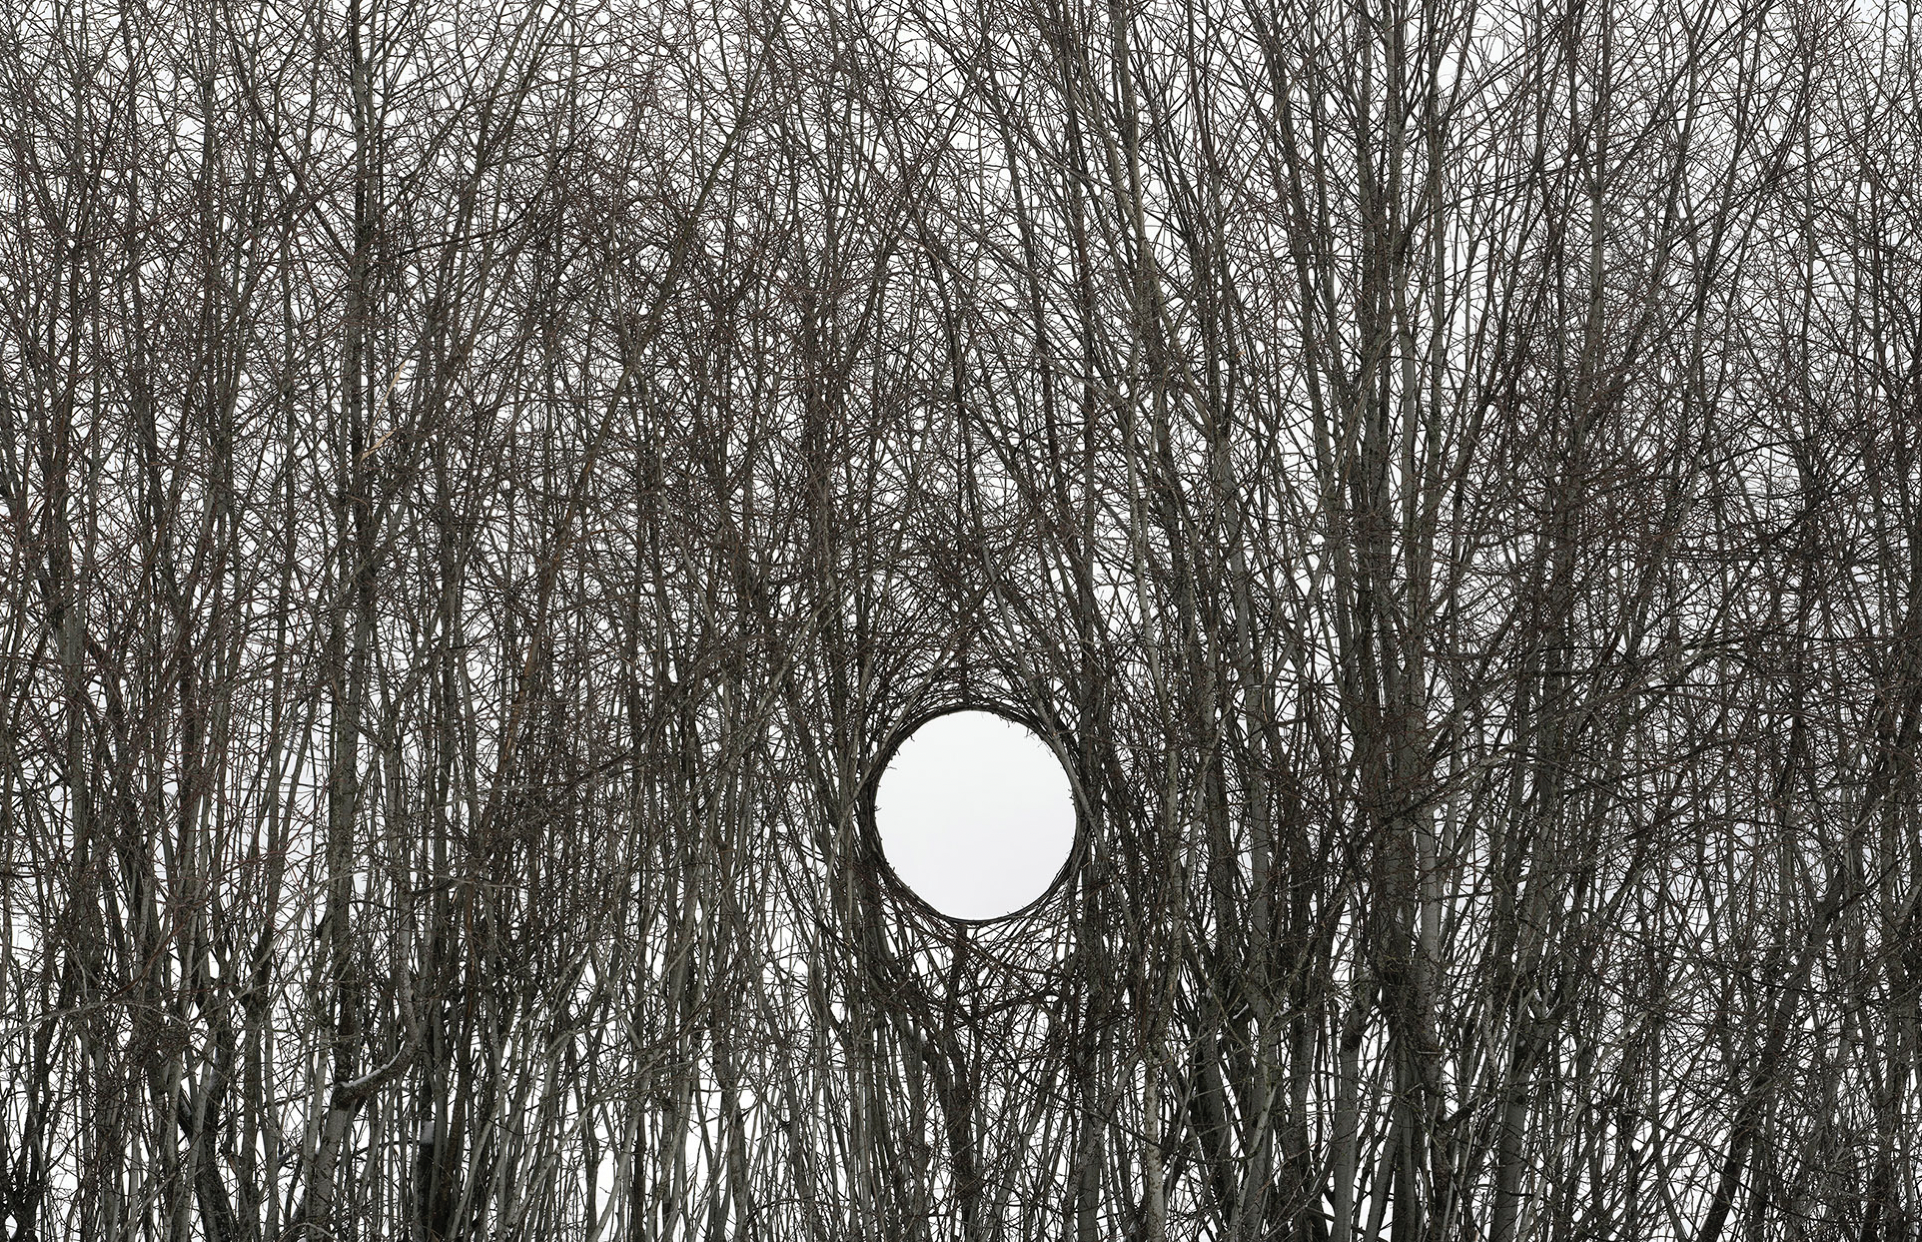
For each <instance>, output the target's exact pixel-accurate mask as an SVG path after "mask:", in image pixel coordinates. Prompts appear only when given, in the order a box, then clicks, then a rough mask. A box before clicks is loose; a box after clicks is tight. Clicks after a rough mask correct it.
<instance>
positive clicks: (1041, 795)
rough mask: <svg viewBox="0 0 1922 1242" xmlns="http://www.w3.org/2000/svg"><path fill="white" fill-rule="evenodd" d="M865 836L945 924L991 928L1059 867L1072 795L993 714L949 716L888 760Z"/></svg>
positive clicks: (1033, 743)
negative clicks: (981, 923)
mask: <svg viewBox="0 0 1922 1242" xmlns="http://www.w3.org/2000/svg"><path fill="white" fill-rule="evenodd" d="M874 826H875V832H876V834H877V835H878V836H879V837H880V841H881V853H882V854H883V855H884V856H885V857H886V859H887V862H888V866H889V867H890V868H891V869H892V870H893V872H894V874H895V875H896V876H897V877H899V878H900V880H901V882H902V883H904V884H906V885H907V886H908V887H909V888H910V889H912V890H914V894H915V896H917V897H919V898H920V899H921V900H922V901H925V902H926V903H927V904H928V905H930V906H932V907H934V909H935V910H937V911H939V912H940V913H942V914H945V915H947V916H948V917H949V918H954V919H966V920H971V921H975V920H981V919H995V918H1000V917H1002V916H1004V915H1008V914H1013V913H1014V912H1016V911H1017V910H1020V909H1022V908H1023V907H1026V906H1029V905H1032V904H1033V903H1034V902H1036V901H1038V900H1040V899H1041V897H1042V896H1043V895H1045V894H1046V893H1047V891H1048V889H1049V888H1050V887H1051V886H1052V885H1053V884H1054V881H1055V879H1056V878H1057V877H1058V876H1060V874H1061V872H1062V869H1063V867H1065V866H1066V865H1067V861H1068V854H1069V852H1070V851H1071V850H1072V849H1073V848H1074V829H1075V812H1074V793H1073V791H1072V789H1071V788H1070V787H1069V784H1068V773H1067V771H1066V770H1065V769H1064V768H1063V767H1062V766H1061V760H1060V759H1059V758H1058V757H1057V756H1056V755H1055V752H1054V750H1053V749H1052V748H1051V747H1050V746H1049V745H1048V744H1047V743H1046V742H1044V741H1042V740H1041V738H1040V737H1039V736H1037V735H1036V734H1035V733H1034V732H1033V731H1031V730H1029V729H1027V728H1025V727H1023V726H1022V725H1019V724H1016V723H1015V722H1013V721H1011V720H1008V719H1006V718H1005V717H1002V716H999V715H996V714H995V713H993V712H984V711H958V712H950V713H948V714H946V715H943V716H936V717H935V718H934V719H932V720H930V721H928V722H927V723H925V724H923V725H922V726H921V727H920V728H918V729H916V730H915V731H914V732H913V733H912V734H910V735H909V736H908V738H907V740H905V741H904V742H902V743H901V745H900V746H899V747H898V748H897V749H896V750H895V752H894V756H893V758H891V759H890V760H889V761H888V766H887V768H886V770H885V771H883V772H882V773H881V779H880V782H879V784H878V785H877V786H876V788H875V794H874Z"/></svg>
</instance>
